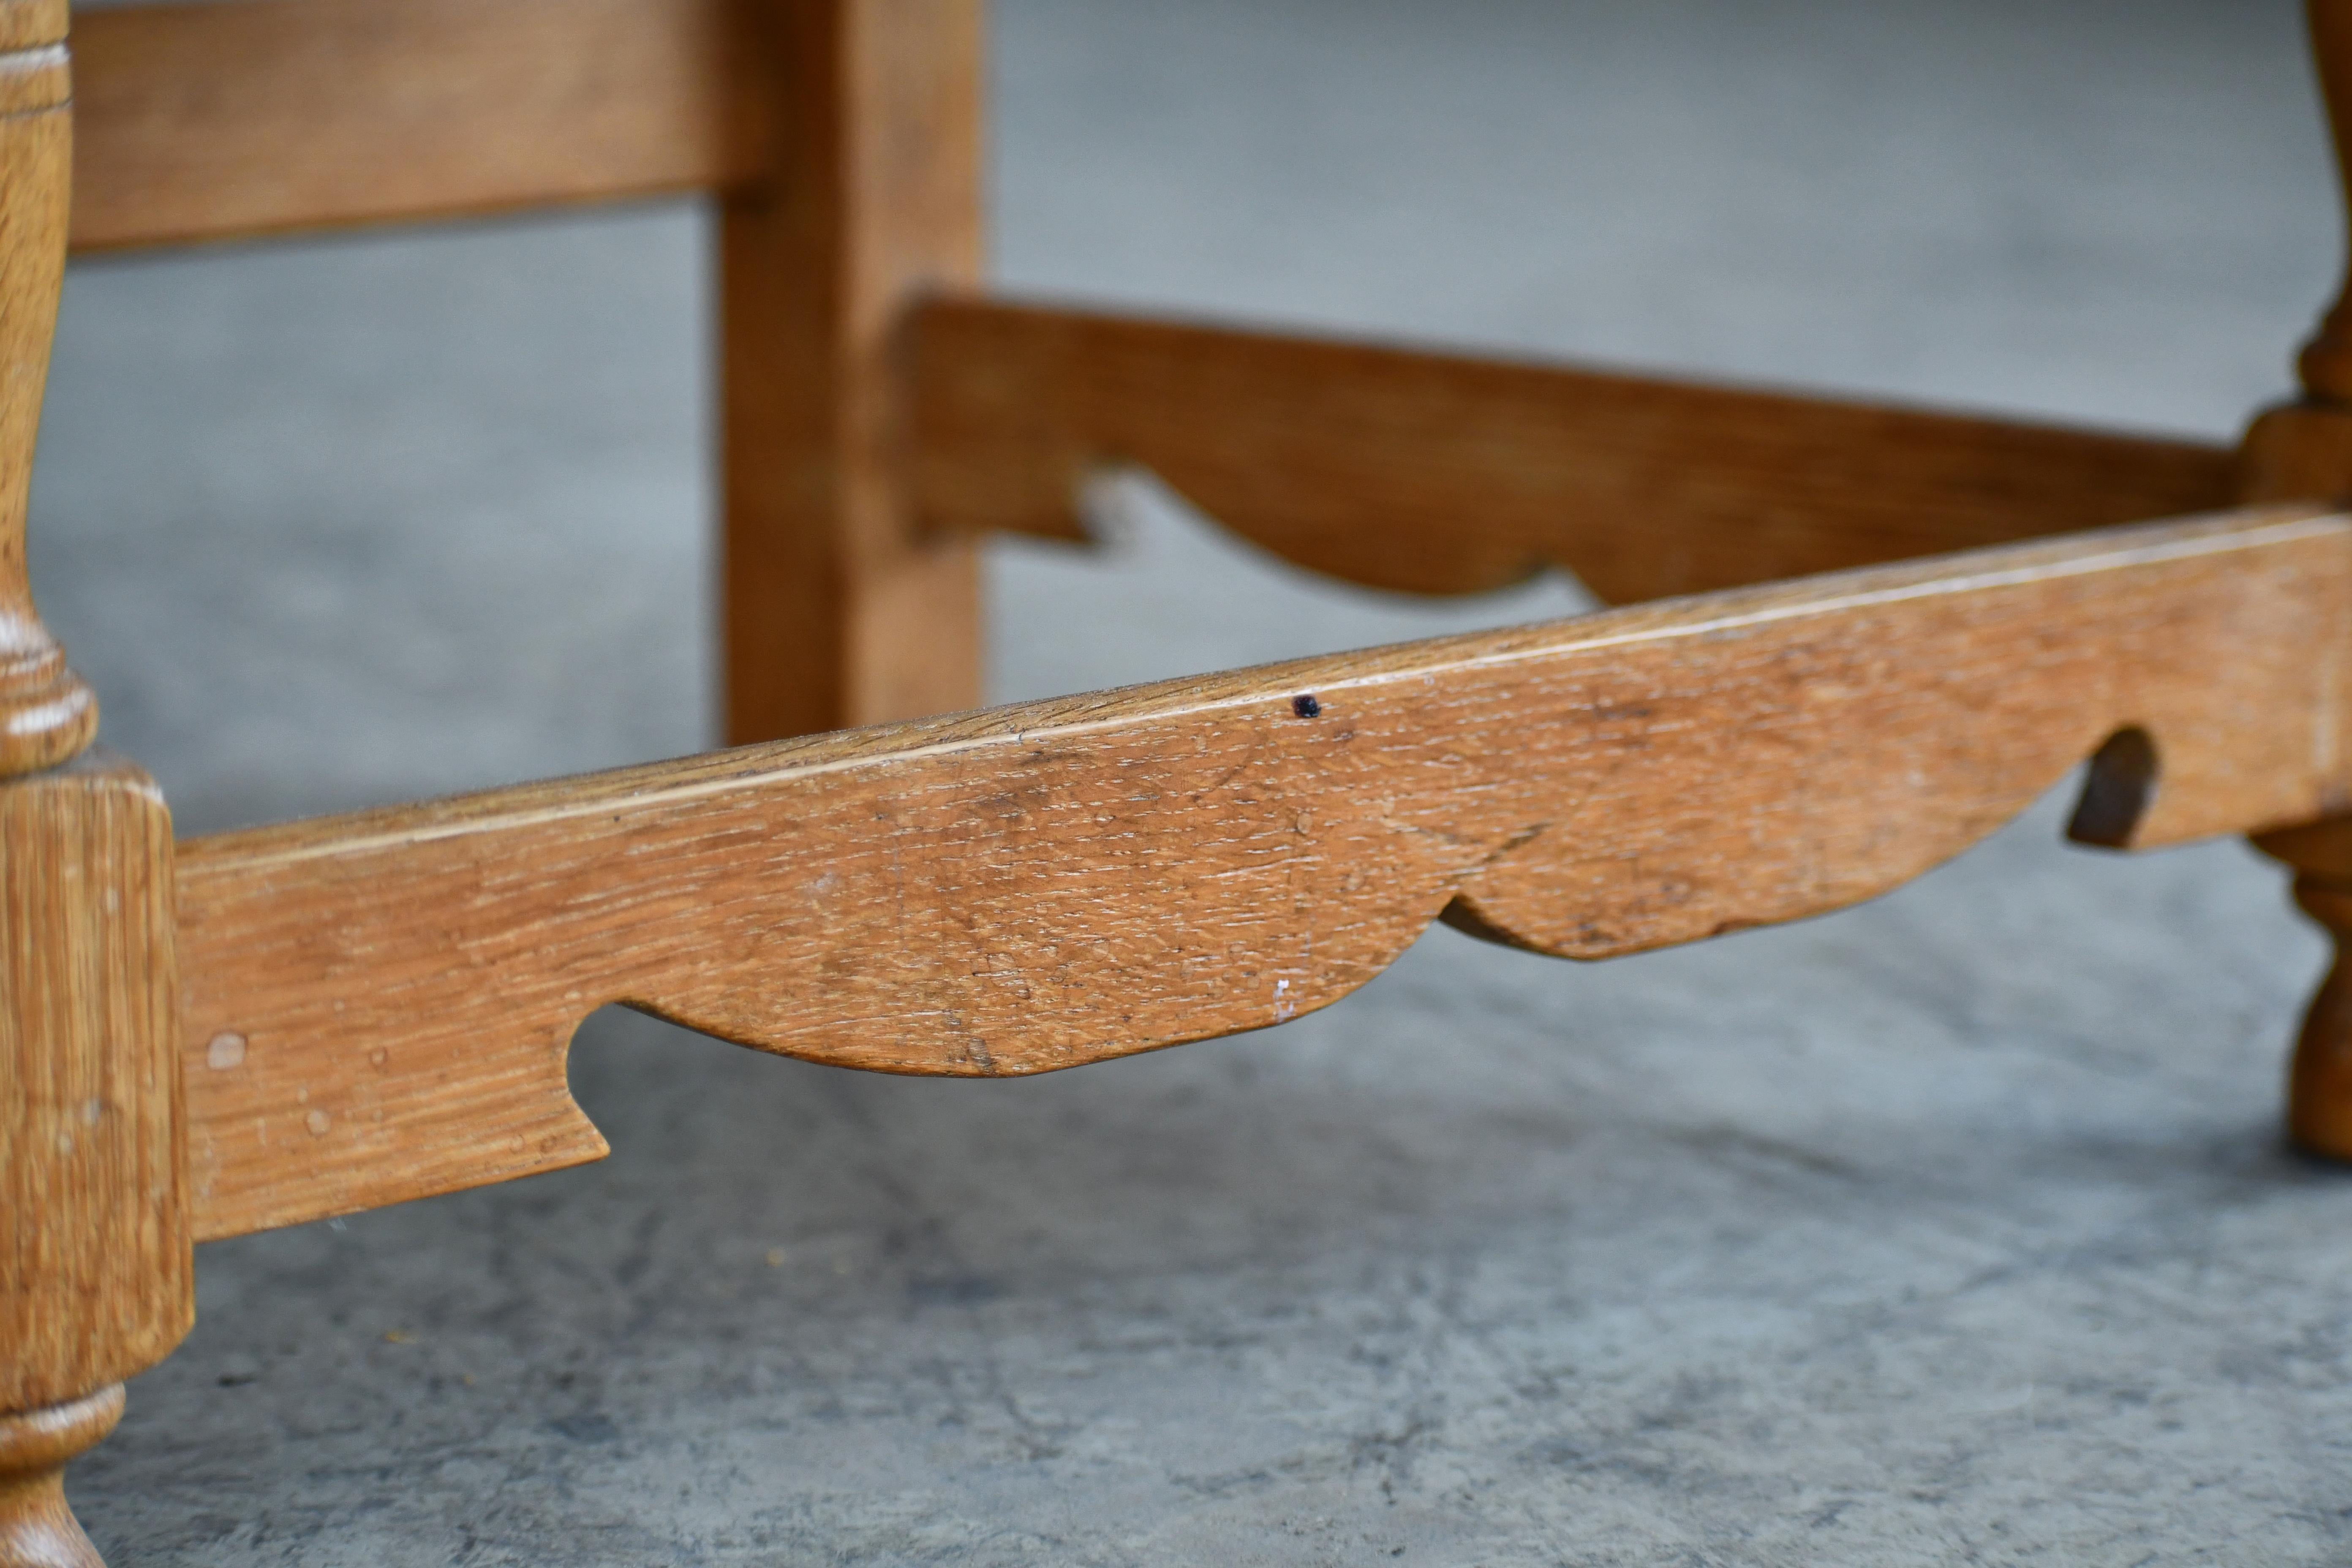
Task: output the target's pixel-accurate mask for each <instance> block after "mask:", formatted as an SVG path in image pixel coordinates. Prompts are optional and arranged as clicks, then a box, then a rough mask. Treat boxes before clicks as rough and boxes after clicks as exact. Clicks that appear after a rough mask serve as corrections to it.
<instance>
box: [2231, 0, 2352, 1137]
mask: <svg viewBox="0 0 2352 1568" xmlns="http://www.w3.org/2000/svg"><path fill="white" fill-rule="evenodd" d="M2308 10H2309V16H2310V22H2311V47H2312V55H2313V59H2314V63H2315V65H2316V67H2317V68H2318V76H2319V87H2320V92H2321V95H2322V96H2323V97H2324V98H2325V99H2326V102H2327V118H2328V122H2329V124H2330V126H2331V127H2332V129H2333V130H2334V132H2335V140H2336V170H2337V174H2338V175H2339V177H2340V178H2341V179H2343V180H2344V181H2346V182H2347V184H2346V187H2345V188H2346V189H2347V192H2352V0H2308ZM2346 210H2347V213H2352V202H2347V205H2346ZM2346 253H2347V259H2346V278H2345V281H2344V283H2343V285H2342V287H2341V288H2340V289H2338V290H2337V293H2336V301H2335V303H2334V304H2333V305H2332V306H2331V307H2330V308H2329V309H2328V311H2327V313H2326V315H2325V316H2324V317H2322V318H2321V320H2320V323H2319V331H2318V332H2317V333H2316V334H2315V336H2314V337H2313V338H2312V340H2311V341H2310V342H2308V343H2305V345H2304V349H2303V353H2302V355H2301V356H2300V357H2299V358H2298V359H2297V361H2296V369H2297V371H2298V372H2299V373H2300V374H2301V377H2302V380H2303V391H2304V395H2303V397H2302V399H2301V400H2300V401H2298V402H2295V403H2290V404H2287V405H2283V406H2281V407H2277V408H2273V409H2269V410H2267V411H2265V412H2264V413H2263V415H2262V416H2260V417H2258V418H2256V419H2255V421H2254V422H2253V424H2252V426H2250V427H2249V428H2248V429H2247V431H2246V438H2245V441H2244V444H2243V445H2242V447H2240V448H2239V462H2240V477H2241V485H2242V492H2243V494H2244V497H2245V499H2246V500H2306V499H2311V500H2344V499H2352V239H2347V246H2346ZM2254 844H2255V846H2256V847H2258V848H2260V849H2262V850H2263V852H2264V853H2265V854H2268V855H2271V856H2273V857H2275V858H2278V859H2281V860H2284V861H2285V862H2286V863H2287V864H2288V865H2289V866H2291V867H2293V868H2294V873H2295V876H2294V900H2295V903H2296V904H2297V905H2298V906H2300V907H2301V909H2302V910H2303V911H2304V913H2305V914H2307V915H2309V916H2310V917H2311V918H2312V919H2313V920H2314V921H2317V922H2318V923H2319V925H2320V926H2321V928H2322V929H2323V930H2325V931H2326V932H2327V933H2328V936H2329V938H2330V939H2331V940H2332V941H2333V942H2334V943H2335V948H2336V952H2335V957H2334V961H2333V963H2332V964H2331V966H2330V968H2329V971H2328V973H2327V977H2326V979H2325V980H2324V981H2322V982H2321V984H2320V987H2319V991H2318V994H2316V995H2315V996H2314V997H2313V998H2312V1000H2311V1005H2310V1007H2309V1009H2308V1010H2307V1011H2306V1012H2305V1015H2304V1020H2303V1030H2302V1034H2301V1036H2300V1037H2298V1039H2297V1040H2296V1042H2295V1048H2294V1057H2293V1058H2292V1059H2291V1063H2290V1066H2289V1068H2288V1069H2287V1112H2286V1123H2287V1134H2288V1136H2289V1137H2291V1138H2293V1139H2294V1141H2295V1142H2297V1143H2299V1144H2301V1145H2302V1146H2303V1147H2304V1148H2305V1149H2307V1150H2309V1151H2311V1152H2314V1153H2316V1154H2325V1155H2327V1156H2329V1157H2330V1158H2333V1159H2338V1160H2352V816H2340V817H2335V818H2332V819H2330V820H2328V821H2325V822H2320V823H2315V824H2314V825H2312V826H2308V827H2298V828H2293V829H2289V830H2287V831H2285V832H2281V833H2268V834H2263V835H2262V836H2261V837H2257V838H2256V839H2255V840H2254Z"/></svg>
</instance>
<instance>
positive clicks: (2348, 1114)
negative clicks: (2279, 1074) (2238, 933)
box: [2254, 817, 2352, 1160]
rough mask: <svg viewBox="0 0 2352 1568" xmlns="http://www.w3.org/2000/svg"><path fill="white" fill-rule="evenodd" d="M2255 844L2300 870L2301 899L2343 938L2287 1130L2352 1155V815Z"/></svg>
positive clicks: (2299, 1046) (2320, 1001)
mask: <svg viewBox="0 0 2352 1568" xmlns="http://www.w3.org/2000/svg"><path fill="white" fill-rule="evenodd" d="M2254 844H2255V847H2257V848H2259V849H2261V850H2262V851H2263V853H2264V854H2266V855H2270V856H2273V857H2275V858H2278V859H2281V860H2284V861H2285V862H2286V863H2287V864H2288V865H2289V866H2292V867H2294V901H2295V902H2296V903H2297V904H2298V905H2300V906H2301V907H2302V909H2303V912H2304V913H2305V914H2307V915H2309V916H2310V917H2311V918H2312V919H2313V920H2315V921H2318V922H2319V925H2320V927H2321V929H2323V930H2324V931H2326V932H2327V934H2328V937H2329V939H2330V940H2331V941H2333V942H2334V943H2335V953H2334V956H2333V959H2332V962H2331V963H2329V965H2328V970H2327V977H2326V979H2325V980H2323V981H2321V982H2320V984H2319V991H2318V994H2315V995H2314V996H2313V997H2312V999H2311V1006H2310V1008H2309V1009H2308V1010H2307V1011H2306V1012H2305V1014H2304V1017H2303V1033H2302V1035H2301V1036H2300V1037H2298V1038H2297V1039H2296V1041H2295V1047H2294V1057H2293V1058H2292V1060H2291V1063H2290V1065H2289V1067H2288V1068H2287V1088H2286V1127H2287V1135H2288V1136H2289V1137H2291V1138H2293V1139H2294V1141H2295V1142H2296V1143H2298V1144H2300V1145H2301V1146H2302V1147H2304V1148H2305V1149H2307V1150H2309V1151H2310V1152H2313V1153H2315V1154H2324V1155H2326V1157H2328V1158H2329V1159H2333V1160H2352V963H2347V958H2346V954H2347V951H2352V947H2347V944H2352V817H2333V818H2330V819H2329V820H2327V821H2326V822H2315V823H2313V824H2311V825H2310V826H2307V827H2292V828H2288V829H2285V830H2284V831H2283V832H2278V833H2265V834H2263V835H2261V836H2259V837H2256V838H2255V840H2254Z"/></svg>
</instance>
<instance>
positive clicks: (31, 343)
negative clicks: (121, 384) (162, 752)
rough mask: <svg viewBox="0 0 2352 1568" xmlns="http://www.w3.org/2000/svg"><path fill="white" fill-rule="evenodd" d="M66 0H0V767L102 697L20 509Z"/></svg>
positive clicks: (61, 223) (54, 258) (57, 255)
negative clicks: (77, 652) (52, 626)
mask: <svg viewBox="0 0 2352 1568" xmlns="http://www.w3.org/2000/svg"><path fill="white" fill-rule="evenodd" d="M64 25H65V8H64V6H62V5H48V4H37V3H26V0H0V39H7V40H14V41H15V42H16V43H18V44H20V45H22V46H23V47H20V48H17V49H15V50H13V51H11V52H9V53H5V54H0V100H5V103H0V776H5V775H6V774H10V773H25V772H27V771H29V770H31V769H34V768H42V767H47V766H49V765H51V764H52V763H59V762H62V761H64V760H65V759H66V758H68V757H69V756H71V755H73V754H74V753H75V752H78V751H79V750H81V748H82V747H84V746H86V745H88V744H89V738H90V736H91V735H92V734H94V733H95V732H96V731H97V729H98V702H97V700H96V699H95V698H93V697H92V696H91V695H90V691H89V687H88V686H86V685H85V684H83V682H82V680H81V679H80V678H79V676H77V675H75V674H74V673H73V672H72V671H71V670H70V669H68V668H66V661H65V654H64V652H63V651H62V650H61V649H60V648H59V647H58V644H57V639H56V638H54V637H51V636H50V635H49V633H48V629H47V627H45V626H42V625H41V621H40V616H38V615H37V614H36V613H35V611H34V608H33V591H32V584H31V583H30V582H29V581H28V580H27V579H26V574H25V512H26V504H27V502H28V500H29V499H30V497H31V493H32V484H33V442H34V437H35V436H36V434H37V432H38V430H39V428H40V422H41V392H42V388H43V387H44V385H46V384H47V380H48V372H49V342H50V339H51V338H52V337H53V336H54V335H55V333H56V330H57V315H58V286H59V284H60V283H61V282H62V281H63V279H64V275H65V264H66V206H67V197H68V170H69V169H70V168H71V166H72V160H73V120H72V115H71V112H70V110H68V108H67V96H68V90H69V88H70V82H69V79H68V65H67V61H66V57H65V51H64V48H63V47H62V45H61V44H60V43H59V41H58V40H60V39H61V38H62V37H64V31H63V29H64Z"/></svg>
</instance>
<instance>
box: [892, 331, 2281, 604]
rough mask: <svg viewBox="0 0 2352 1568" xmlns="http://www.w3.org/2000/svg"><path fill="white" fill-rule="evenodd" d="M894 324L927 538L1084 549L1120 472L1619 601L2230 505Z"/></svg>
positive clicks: (1265, 353) (1869, 431)
mask: <svg viewBox="0 0 2352 1568" xmlns="http://www.w3.org/2000/svg"><path fill="white" fill-rule="evenodd" d="M909 336H910V342H909V343H908V353H909V363H910V364H911V366H912V374H913V381H914V384H913V429H914V440H915V464H916V484H917V489H918V504H919V510H920V514H921V516H922V518H923V520H924V521H926V522H928V523H929V525H930V526H931V527H934V528H938V529H942V530H950V531H971V532H975V533H979V532H999V531H1001V532H1016V533H1033V534H1042V535H1045V536H1048V537H1058V538H1083V537H1084V534H1085V530H1084V527H1083V524H1082V523H1081V521H1079V520H1078V518H1077V516H1076V513H1075V511H1074V510H1073V506H1074V499H1075V497H1076V492H1077V489H1078V485H1079V482H1080V480H1081V479H1084V478H1085V477H1086V475H1087V473H1088V472H1090V471H1091V470H1093V469H1095V468H1098V467H1100V466H1102V465H1105V464H1117V463H1134V464H1139V465H1141V466H1143V467H1145V468H1150V469H1151V470H1152V471H1154V472H1155V473H1157V474H1158V475H1159V476H1160V478H1161V479H1165V480H1166V481H1167V482H1168V483H1169V484H1170V485H1171V486H1172V487H1173V488H1174V489H1177V490H1179V491H1181V493H1182V494H1183V495H1184V496H1185V497H1186V498H1187V499H1189V500H1192V502H1194V503H1195V504H1196V505H1198V506H1199V507H1201V508H1202V510H1204V511H1206V512H1207V513H1208V514H1209V515H1210V516H1212V517H1213V518H1215V519H1216V520H1217V521H1219V522H1221V523H1223V525H1225V526H1226V527H1228V528H1230V529H1232V530H1234V531H1235V532H1237V533H1240V534H1242V535H1243V536H1244V537H1245V538H1247V539H1250V540H1252V541H1254V542H1256V543H1258V544H1260V545H1262V546H1264V547H1265V549H1267V550H1270V551H1272V552H1275V553H1276V554H1277V555H1281V556H1283V557H1285V558H1286V559H1288V560H1290V561H1294V562H1296V563H1299V564H1300V565H1303V566H1308V567H1311V568H1313V569H1315V570H1317V571H1319V572H1325V573H1328V574H1332V575H1335V576H1338V577H1341V578H1345V579H1348V580H1349V581H1351V582H1356V583H1362V584H1369V585H1371V586H1374V587H1381V588H1392V589H1401V590H1404V591H1407V592H1417V593H1430V594H1459V593H1475V592H1480V591H1483V590H1486V589H1491V588H1496V587H1500V586H1502V585H1504V584H1508V583H1511V582H1515V581H1517V580H1518V579H1521V578H1523V577H1526V576H1527V575H1528V574H1531V573H1533V572H1535V571H1537V570H1538V569H1540V568H1542V567H1544V566H1546V565H1550V564H1559V565H1561V566H1565V567H1568V568H1569V569H1570V570H1571V571H1573V572H1575V573H1577V574H1579V575H1580V576H1581V577H1582V578H1583V579H1584V581H1585V583H1586V584H1588V585H1590V586H1591V589H1592V590H1593V592H1595V593H1596V594H1598V595H1601V598H1603V599H1604V600H1607V601H1609V602H1611V603H1613V604H1631V603H1633V602H1636V601H1639V600H1643V599H1653V598H1659V597H1663V596H1664V595H1670V594H1686V593H1701V592H1706V591H1708V590H1711V589H1716V588H1725V587H1731V586H1736V585H1738V584H1748V583H1763V582H1770V581H1774V580H1776V579H1779V578H1782V577H1791V576H1800V575H1803V574H1810V573H1816V572H1827V571H1838V570H1843V569H1844V568H1847V567H1851V566H1858V565H1864V564H1868V563H1875V562H1885V561H1895V560H1902V559H1905V558H1907V557H1912V556H1918V555H1928V554H1935V553H1937V552H1944V551H1951V550H1962V549H1970V548H1975V547H1977V546H1980V545H1987V544H1997V543H2003V542H2011V541H2015V540H2021V539H2029V538H2036V537H2041V536H2043V535H2048V534H2053V533H2062V532H2067V531H2074V530H2077V529H2084V528H2094V527H2105V526H2107V525H2110V524H2115V523H2122V522H2133V521H2141V520H2143V519H2147V518H2153V517H2168V516H2177V515H2180V514H2184V513H2188V512H2193V511H2200V510H2207V509H2210V508H2212V507H2217V506H2221V505H2225V504H2228V503H2229V502H2230V501H2231V500H2233V499H2234V497H2235V494H2236V491H2235V488H2234V484H2233V478H2232V459H2231V453H2230V452H2229V451H2228V450H2227V449H2226V448H2223V447H2216V446H2209V445H2200V444H2198V443H2195V442H2186V441H2165V440H2151V439H2145V438H2140V437H2129V436H2116V435H2107V434H2102V433H2096V432H2091V431H2083V430H2072V429H2065V428H2062V427H2058V426H2045V425H2033V424H2024V423H2018V422H2013V421H2006V420H1998V419H1983V418H1969V417H1962V416H1953V415H1946V414H1933V413H1925V412H1918V411H1912V410H1906V409H1895V408H1884V407H1875V406H1869V405H1861V404H1853V403H1841V402H1833V401H1830V400H1826V399H1821V398H1811V397H1800V396H1791V395H1780V394H1773V393H1763V392H1749V391H1736V390H1729V389H1725V388H1718V387H1711V386H1699V385H1690V384H1681V383H1676V382H1671V381H1657V380H1648V379H1643V378H1639V377H1634V376H1629V375H1614V374H1595V373H1592V372H1589V371H1579V370H1569V369H1561V368H1556V367H1551V366H1544V365H1538V364H1528V363H1501V362H1496V361H1489V360H1482V359H1469V358H1460V357H1454V356H1450V355H1444V354H1435V353H1417V352H1412V351H1409V350H1402V349H1395V348H1381V347H1371V346H1366V345H1359V344H1350V343H1341V342H1322V341H1317V340H1312V339H1305V338H1297V337H1285V336H1277V335H1271V334H1266V333H1260V332H1247V331H1231V330H1226V329H1223V328H1216V327H1208V326H1195V325H1180V324H1175V323H1170V322H1161V321H1137V320H1130V319H1125V318H1121V317H1116V316H1104V315H1090V314H1082V313H1078V312H1074V311H1067V310H1043V309H1034V308H1024V307H1021V306H1016V305H1009V304H1001V303H994V302H986V301H979V300H970V301H966V300H941V301H938V302H935V303H932V304H930V305H928V306H925V307H923V308H922V309H921V310H919V312H918V313H917V314H916V315H915V317H914V318H913V320H912V321H911V322H910V323H909Z"/></svg>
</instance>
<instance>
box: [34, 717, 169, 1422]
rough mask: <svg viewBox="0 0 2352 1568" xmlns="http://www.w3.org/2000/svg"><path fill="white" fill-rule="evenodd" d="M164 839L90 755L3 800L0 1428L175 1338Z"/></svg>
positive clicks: (103, 1379)
mask: <svg viewBox="0 0 2352 1568" xmlns="http://www.w3.org/2000/svg"><path fill="white" fill-rule="evenodd" d="M172 847H173V846H172V822H171V816H170V815H169V813H167V812H166V811H165V810H164V808H163V797H162V796H161V795H159V794H157V793H156V790H155V787H154V785H153V784H152V783H151V782H150V781H149V780H148V778H147V777H146V775H145V774H143V773H141V772H140V771H139V770H138V769H137V768H135V767H132V766H131V764H130V763H125V762H123V761H122V760H121V759H120V758H116V757H110V756H108V755H106V754H104V753H103V752H89V753H85V754H84V755H83V756H82V757H80V758H79V759H77V760H76V761H74V762H72V763H68V764H67V765H66V766H64V767H61V768H53V769H50V770H48V771H47V772H45V773H34V774H31V775H28V776H26V777H23V778H18V779H14V780H11V781H9V782H7V783H6V784H0V1411H20V1410H29V1409H34V1408H37V1407H38V1406H41V1405H57V1404H61V1403H64V1402H66V1401H68V1400H73V1399H79V1398H80V1397H82V1396H83V1395H85V1394H90V1393H92V1392H94V1391H95V1390H98V1389H100V1388H103V1387H105V1386H106V1385H107V1384H114V1383H120V1382H121V1381H122V1380H123V1379H124V1378H126V1377H129V1376H130V1375H131V1374H132V1373H138V1372H143V1371H145V1370H146V1369H147V1368H148V1367H150V1366H152V1365H153V1364H154V1363H156V1362H158V1361H160V1360H162V1359H163V1356H164V1355H165V1354H166V1353H167V1352H169V1351H170V1350H171V1349H172V1347H173V1345H175V1344H177V1343H178V1342H180V1339H181V1337H182V1336H183V1335H184V1334H185V1333H186V1332H187V1331H188V1325H189V1323H190V1322H191V1321H192V1320H193V1316H194V1296H193V1294H192V1279H191V1274H190V1268H191V1264H190V1255H189V1231H188V1224H187V1202H186V1192H185V1189H184V1185H183V1182H182V1171H183V1164H184V1154H185V1148H184V1127H183V1123H182V1121H181V1119H180V1114H179V1110H180V1097H181V1087H180V1052H179V1049H178V1043H177V1036H176V1034H175V1032H174V1030H175V1026H176V1024H177V1006H178V994H179V993H178V985H177V982H176V978H175V974H174V971H173V919H172V893H173V875H172Z"/></svg>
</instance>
